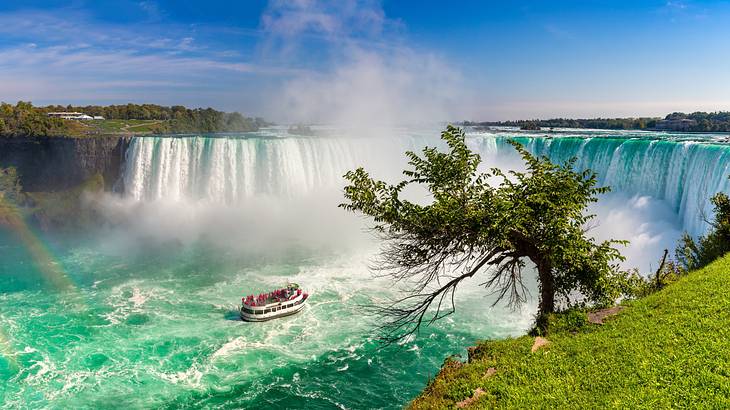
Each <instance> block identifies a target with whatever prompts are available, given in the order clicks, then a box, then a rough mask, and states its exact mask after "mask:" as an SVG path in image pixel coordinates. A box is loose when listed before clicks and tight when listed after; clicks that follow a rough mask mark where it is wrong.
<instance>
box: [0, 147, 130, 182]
mask: <svg viewBox="0 0 730 410" xmlns="http://www.w3.org/2000/svg"><path fill="white" fill-rule="evenodd" d="M129 141H130V137H126V136H104V137H93V138H65V137H53V138H44V137H37V138H36V137H13V138H0V167H9V166H13V167H15V168H16V169H17V171H18V175H19V178H20V181H21V184H22V186H23V190H24V191H27V192H38V191H43V192H55V191H63V190H67V189H70V188H72V187H75V186H77V185H79V184H81V183H82V182H84V181H86V180H88V179H89V178H91V177H92V176H94V175H96V174H101V175H102V176H103V177H104V185H105V187H106V189H108V190H110V189H112V187H113V186H114V185H115V183H117V181H118V180H119V177H120V174H121V171H122V166H123V164H124V155H125V153H126V151H127V146H128V145H129Z"/></svg>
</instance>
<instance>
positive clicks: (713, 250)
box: [675, 192, 730, 271]
mask: <svg viewBox="0 0 730 410" xmlns="http://www.w3.org/2000/svg"><path fill="white" fill-rule="evenodd" d="M711 201H712V204H713V205H714V208H715V209H714V210H715V219H714V220H713V221H709V223H710V230H709V232H708V233H707V234H706V235H704V236H700V237H699V238H698V239H697V241H695V240H694V238H692V237H691V236H690V235H689V234H687V233H685V234H684V235H683V236H682V238H681V239H680V241H679V246H678V247H677V250H676V253H675V255H676V256H675V257H676V258H677V261H678V262H679V265H680V266H681V267H682V268H683V269H684V270H685V271H691V270H694V269H699V268H701V267H703V266H707V265H709V264H710V263H711V262H712V261H714V260H715V259H718V258H720V257H721V256H723V255H725V254H726V253H728V252H730V197H728V195H727V194H725V193H724V192H719V193H717V194H715V196H713V197H712V199H711Z"/></svg>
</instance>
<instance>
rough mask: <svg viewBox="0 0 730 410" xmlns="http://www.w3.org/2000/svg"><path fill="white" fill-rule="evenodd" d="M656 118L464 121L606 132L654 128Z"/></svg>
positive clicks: (466, 122)
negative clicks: (603, 130)
mask: <svg viewBox="0 0 730 410" xmlns="http://www.w3.org/2000/svg"><path fill="white" fill-rule="evenodd" d="M657 121H659V119H658V118H585V119H570V118H553V119H549V120H518V121H488V122H473V121H465V122H464V125H467V126H501V127H520V128H521V129H526V130H535V129H542V128H596V129H606V130H644V129H651V128H654V127H655V126H656V124H657Z"/></svg>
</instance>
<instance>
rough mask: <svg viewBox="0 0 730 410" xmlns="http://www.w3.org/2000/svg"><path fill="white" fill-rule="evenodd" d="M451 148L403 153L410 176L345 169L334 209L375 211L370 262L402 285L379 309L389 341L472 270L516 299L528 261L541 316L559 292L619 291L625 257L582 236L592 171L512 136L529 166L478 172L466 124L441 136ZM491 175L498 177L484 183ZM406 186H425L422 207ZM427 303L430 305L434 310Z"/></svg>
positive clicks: (423, 317)
mask: <svg viewBox="0 0 730 410" xmlns="http://www.w3.org/2000/svg"><path fill="white" fill-rule="evenodd" d="M441 138H442V139H443V140H444V141H446V143H447V144H448V148H449V149H448V151H447V152H440V151H438V150H437V149H436V148H425V149H424V150H423V155H422V156H419V155H418V154H416V153H414V152H407V153H406V156H407V158H408V160H409V162H408V163H409V166H410V168H409V169H407V170H405V171H403V174H404V175H405V177H406V179H405V180H403V181H401V182H399V183H397V184H395V185H390V184H388V183H386V182H383V181H379V180H375V179H372V178H371V177H370V176H369V174H368V173H367V172H366V171H365V170H364V169H362V168H358V169H357V170H354V171H350V172H348V173H347V174H346V175H345V178H346V179H347V180H348V181H349V185H348V186H347V187H345V192H344V195H345V199H346V201H347V202H345V203H343V204H341V205H340V207H342V208H344V209H346V210H348V211H353V212H357V213H362V214H364V215H366V216H369V217H371V218H372V219H373V221H374V225H373V226H372V229H373V231H374V232H375V233H376V234H377V235H378V236H380V237H381V239H383V241H384V242H383V247H382V249H381V253H380V256H379V257H378V258H377V259H376V261H375V262H376V263H375V270H376V272H379V273H380V274H381V275H384V276H387V277H390V278H392V279H393V280H394V281H395V282H396V283H398V284H400V285H401V286H403V288H404V290H405V292H406V293H405V296H404V297H401V298H399V299H398V300H395V301H394V302H392V304H390V305H388V306H386V307H384V308H377V307H376V308H374V310H375V311H376V313H378V314H382V315H384V316H385V317H386V318H387V319H386V320H385V322H384V325H383V326H382V328H381V330H382V331H383V333H382V335H381V336H382V337H383V339H384V340H385V341H387V342H393V341H397V340H400V339H402V338H404V337H406V336H408V335H410V334H413V333H415V332H417V331H418V329H419V328H420V326H421V325H422V324H424V323H426V324H431V323H433V322H434V321H435V320H438V319H440V318H442V317H444V316H447V315H449V314H451V313H453V312H454V309H455V307H454V299H455V291H456V288H457V286H458V285H459V284H460V283H461V282H462V281H463V280H465V279H467V278H470V277H473V276H475V275H477V274H483V275H485V279H484V281H483V282H482V284H481V285H483V286H484V287H485V288H486V289H488V290H490V291H492V292H494V293H495V294H496V296H497V298H496V301H495V304H496V303H498V302H499V301H501V300H503V299H506V300H507V302H508V305H510V306H513V307H514V306H517V305H518V304H520V303H522V302H524V301H525V300H526V296H527V295H526V292H527V289H526V287H525V285H524V283H523V277H524V271H525V267H526V266H527V262H528V261H529V262H531V263H532V264H533V265H534V266H535V268H536V270H537V275H538V280H539V287H540V303H539V315H541V316H542V315H545V314H548V313H552V312H555V311H556V298H561V299H562V300H563V301H564V302H565V303H566V304H571V296H572V295H574V294H575V292H576V291H577V292H580V293H581V294H582V295H583V296H584V297H585V299H586V301H587V302H593V303H596V304H606V303H609V302H613V301H614V300H615V298H616V297H617V296H618V292H619V291H618V289H619V283H620V281H619V279H621V278H623V277H624V274H623V273H622V272H620V271H619V269H618V266H617V264H615V263H614V262H615V261H618V260H623V257H622V256H621V255H620V253H619V252H618V251H617V250H616V249H615V248H614V247H613V245H614V244H617V243H620V244H626V242H625V241H605V242H602V243H600V244H599V243H596V242H595V240H594V239H592V238H589V237H587V236H586V224H587V222H589V220H591V219H592V218H593V215H589V214H587V213H586V207H587V206H588V204H589V203H591V202H595V201H596V200H597V199H596V195H598V194H601V193H604V192H607V191H608V190H609V188H607V187H596V184H597V179H596V175H595V174H594V173H592V172H591V171H589V170H586V171H582V172H576V171H574V170H573V168H574V165H575V159H572V160H570V161H568V162H566V163H565V164H563V165H555V164H553V163H551V162H550V161H549V160H548V159H547V158H546V157H535V156H533V155H531V154H530V153H529V152H527V151H526V150H525V149H524V148H523V147H522V146H521V145H519V144H517V143H516V142H511V143H512V145H513V146H514V148H515V149H516V150H517V152H518V153H519V154H520V155H521V157H522V159H523V160H524V162H525V165H526V167H527V170H526V172H515V171H510V172H509V173H504V172H502V171H501V170H499V169H496V168H494V169H491V171H490V172H488V173H479V172H477V167H478V166H479V164H480V162H481V159H480V157H479V155H477V154H475V153H473V152H471V151H470V150H469V148H468V147H467V145H466V141H465V134H464V132H463V130H461V129H459V128H456V127H453V126H448V128H447V129H446V130H445V131H444V132H443V133H442V134H441ZM492 177H496V178H497V179H498V180H500V181H501V182H500V183H499V185H496V186H494V185H490V184H489V183H488V182H487V181H488V179H489V178H492ZM411 185H417V186H423V187H425V188H426V189H428V191H429V193H430V196H431V198H432V202H431V203H429V204H426V205H422V204H418V203H415V202H411V201H409V200H406V199H404V198H403V191H404V189H405V188H406V187H408V186H411ZM432 305H434V306H433V308H432Z"/></svg>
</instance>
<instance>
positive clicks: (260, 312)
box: [256, 310, 264, 315]
mask: <svg viewBox="0 0 730 410" xmlns="http://www.w3.org/2000/svg"><path fill="white" fill-rule="evenodd" d="M262 313H264V311H263V310H257V311H256V314H257V315H260V314H262Z"/></svg>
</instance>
